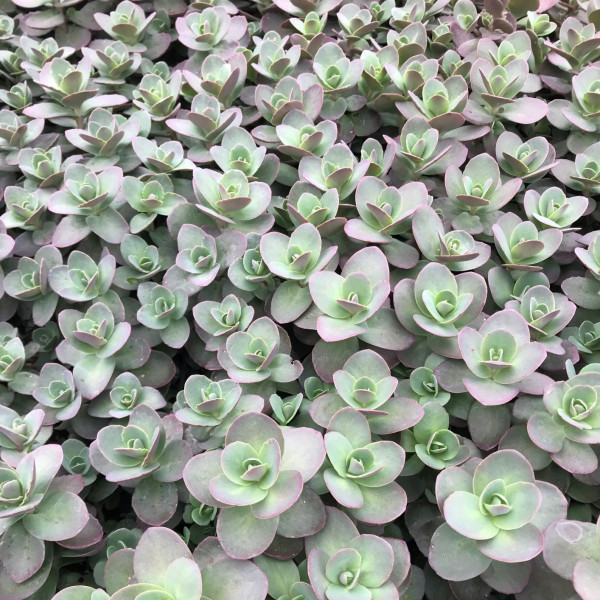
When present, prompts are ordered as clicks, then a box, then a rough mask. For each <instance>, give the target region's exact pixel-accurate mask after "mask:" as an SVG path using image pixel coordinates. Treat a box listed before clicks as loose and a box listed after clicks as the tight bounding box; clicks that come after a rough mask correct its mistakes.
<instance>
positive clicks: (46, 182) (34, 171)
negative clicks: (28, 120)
mask: <svg viewBox="0 0 600 600" xmlns="http://www.w3.org/2000/svg"><path fill="white" fill-rule="evenodd" d="M19 169H20V170H21V172H22V173H23V174H24V175H25V178H26V179H25V181H24V182H23V185H24V186H25V187H26V188H31V187H38V188H39V189H44V188H53V187H54V188H55V187H58V186H59V185H60V184H61V182H62V179H63V175H64V169H63V162H62V151H61V148H60V146H54V147H53V148H50V149H48V150H46V149H44V148H23V149H22V150H21V151H20V152H19Z"/></svg>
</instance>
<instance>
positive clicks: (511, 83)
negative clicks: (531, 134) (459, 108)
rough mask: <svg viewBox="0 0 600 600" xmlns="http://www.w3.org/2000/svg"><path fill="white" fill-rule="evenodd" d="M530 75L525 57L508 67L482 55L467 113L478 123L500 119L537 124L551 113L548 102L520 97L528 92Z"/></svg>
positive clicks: (475, 66)
mask: <svg viewBox="0 0 600 600" xmlns="http://www.w3.org/2000/svg"><path fill="white" fill-rule="evenodd" d="M528 75H529V67H528V65H527V61H526V60H523V59H522V58H518V59H515V60H511V61H510V62H509V63H507V64H506V65H505V66H503V65H501V64H499V65H494V64H493V63H491V62H489V61H488V60H486V59H484V58H478V59H477V60H476V61H475V62H474V63H473V65H472V66H471V73H470V83H471V89H472V93H471V96H470V97H469V100H468V101H467V106H466V108H465V110H464V112H463V114H464V116H465V117H466V118H467V120H468V121H470V122H471V123H473V124H475V125H490V124H493V123H494V122H495V121H496V120H501V121H509V122H512V123H518V124H521V125H529V124H531V123H537V122H538V121H539V120H540V119H543V118H544V117H545V116H546V115H547V114H548V105H547V104H546V102H545V101H544V100H542V99H541V98H533V97H528V96H522V97H520V98H516V96H517V95H518V94H519V93H521V92H522V91H524V90H523V87H524V86H525V83H526V81H527V79H528Z"/></svg>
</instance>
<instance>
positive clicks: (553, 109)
mask: <svg viewBox="0 0 600 600" xmlns="http://www.w3.org/2000/svg"><path fill="white" fill-rule="evenodd" d="M599 79H600V68H599V67H587V68H585V69H583V71H581V73H579V74H578V75H575V76H574V77H573V79H572V80H571V83H572V90H573V91H572V100H571V101H569V100H552V102H550V103H549V104H548V120H549V121H550V123H551V124H552V125H554V127H556V128H557V129H563V130H566V131H571V132H574V133H572V134H571V135H570V136H569V139H568V140H567V144H568V145H569V148H570V149H572V150H573V151H574V152H576V151H577V150H584V149H585V147H586V146H588V145H590V143H593V142H595V141H596V140H597V137H596V136H595V135H593V134H594V133H596V132H597V131H598V130H599V127H600V99H599V98H598V95H599V91H598V80H599ZM580 132H582V133H583V136H581V135H577V134H580ZM586 134H587V135H586ZM577 137H582V138H583V145H582V143H581V142H580V141H578V140H577ZM574 138H575V139H574ZM585 140H587V141H588V143H585Z"/></svg>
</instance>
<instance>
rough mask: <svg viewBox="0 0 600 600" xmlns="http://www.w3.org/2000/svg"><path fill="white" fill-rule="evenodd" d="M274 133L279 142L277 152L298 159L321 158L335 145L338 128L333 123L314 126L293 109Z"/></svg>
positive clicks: (306, 116) (304, 116)
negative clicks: (306, 157)
mask: <svg viewBox="0 0 600 600" xmlns="http://www.w3.org/2000/svg"><path fill="white" fill-rule="evenodd" d="M275 132H276V134H277V137H278V138H279V141H280V142H281V145H280V146H278V147H277V150H278V151H279V152H281V153H283V154H287V155H288V156H291V157H292V158H296V159H300V158H302V157H303V156H317V157H322V156H323V155H324V154H325V152H326V151H327V150H328V149H329V148H331V146H332V145H333V144H334V143H335V140H336V138H337V135H338V127H337V125H336V124H335V123H334V122H333V121H321V122H320V123H318V124H317V125H315V124H314V122H313V120H312V119H311V118H310V117H309V116H308V115H307V114H306V113H304V112H302V111H300V110H297V109H294V110H291V111H290V112H288V113H287V114H286V115H285V117H283V120H282V122H281V124H280V125H277V127H275Z"/></svg>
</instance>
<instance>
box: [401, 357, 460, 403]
mask: <svg viewBox="0 0 600 600" xmlns="http://www.w3.org/2000/svg"><path fill="white" fill-rule="evenodd" d="M433 366H434V365H432V364H431V363H430V362H429V361H425V366H423V367H417V368H416V369H413V370H412V371H411V373H410V376H409V378H408V379H404V380H402V381H400V382H398V387H397V388H396V393H397V394H399V395H401V396H404V397H407V398H412V399H414V400H416V401H418V402H419V404H427V403H428V402H437V403H438V404H440V405H441V406H445V405H446V404H448V401H449V400H450V393H449V392H447V391H445V390H444V389H442V388H441V386H440V383H439V381H438V378H437V377H436V375H435V372H434V369H433V368H432V367H433Z"/></svg>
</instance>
